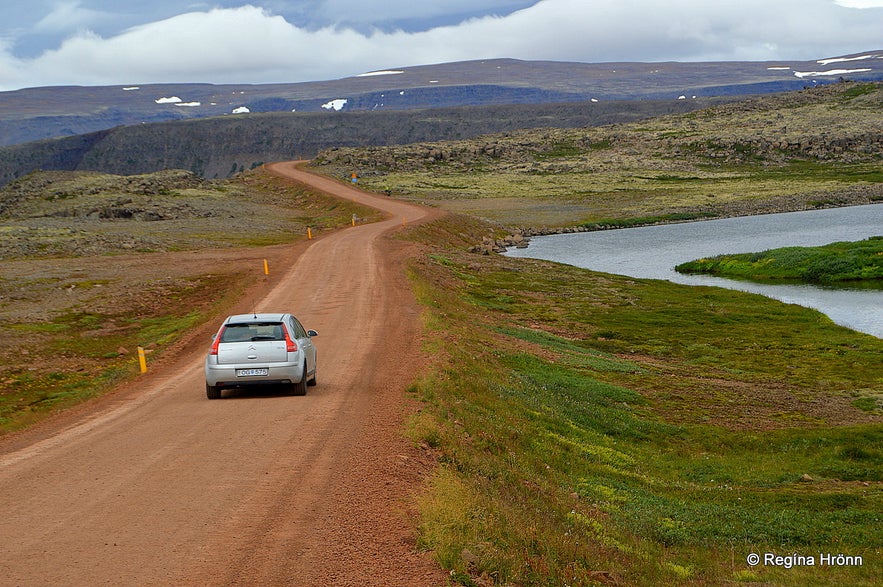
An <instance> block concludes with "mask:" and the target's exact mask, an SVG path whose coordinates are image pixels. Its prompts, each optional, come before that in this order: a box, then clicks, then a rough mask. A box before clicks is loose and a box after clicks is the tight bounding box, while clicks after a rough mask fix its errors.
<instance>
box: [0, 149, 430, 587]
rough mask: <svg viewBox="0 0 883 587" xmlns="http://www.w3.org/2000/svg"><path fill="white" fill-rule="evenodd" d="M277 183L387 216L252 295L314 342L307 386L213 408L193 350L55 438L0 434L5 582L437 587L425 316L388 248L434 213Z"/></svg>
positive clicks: (199, 345)
mask: <svg viewBox="0 0 883 587" xmlns="http://www.w3.org/2000/svg"><path fill="white" fill-rule="evenodd" d="M273 170H274V171H275V172H276V173H278V174H280V175H284V176H288V177H292V178H295V179H297V180H299V181H302V182H304V183H309V184H312V185H314V186H315V187H317V188H319V189H322V190H324V191H327V192H329V193H331V194H334V195H337V196H339V197H343V198H349V199H353V200H357V201H359V202H362V203H364V204H367V205H371V206H374V207H377V208H380V209H382V210H383V211H385V212H386V213H388V214H389V220H386V221H383V222H379V223H375V224H370V225H363V226H356V227H354V228H347V229H345V230H341V231H338V232H336V233H333V234H330V235H328V236H326V237H324V238H321V239H317V240H315V241H311V242H310V243H309V246H303V245H298V246H295V247H293V248H292V254H291V257H292V259H293V262H292V264H291V265H290V266H289V267H287V268H274V269H275V270H276V271H279V272H282V271H284V275H283V276H281V277H279V278H277V279H276V280H274V281H275V284H274V285H273V286H272V288H270V287H269V286H268V289H267V290H265V291H263V292H262V294H261V295H260V296H258V297H257V299H256V304H255V305H256V308H257V310H258V311H273V310H290V311H293V312H294V313H295V314H297V315H298V316H299V317H300V318H301V321H302V322H303V323H304V325H305V326H306V327H308V328H314V329H316V330H318V331H319V334H320V336H319V337H318V338H317V339H316V346H317V347H318V350H319V371H318V386H316V387H311V388H309V392H308V394H307V395H306V396H305V397H291V396H285V395H274V394H271V393H250V394H244V393H234V394H230V392H227V393H226V394H225V398H224V399H222V400H220V401H208V400H207V399H206V398H205V392H204V382H203V376H202V361H203V357H204V353H205V350H206V347H207V344H208V339H207V338H206V339H205V340H204V341H203V340H201V338H200V339H198V340H196V341H195V342H194V343H193V344H189V345H185V346H186V348H183V349H180V354H179V356H177V357H175V358H172V359H168V360H165V361H163V362H162V364H161V366H158V367H155V368H154V369H153V370H152V371H151V372H150V373H148V374H147V375H144V376H142V377H141V378H139V379H138V380H137V381H136V382H135V384H134V388H133V389H127V390H121V391H120V392H119V393H117V394H114V395H113V396H112V397H110V398H108V399H106V400H102V401H99V402H96V404H95V406H94V408H90V409H89V410H88V411H84V410H79V411H78V413H77V414H75V415H74V416H70V417H62V418H61V419H60V420H59V421H58V422H56V423H55V424H54V425H53V427H52V431H51V432H52V433H51V434H42V435H35V436H33V437H29V436H28V435H25V436H24V437H18V438H16V439H14V441H13V439H4V441H3V442H0V585H23V586H30V585H303V586H313V585H335V586H347V585H352V586H360V587H364V586H371V585H376V586H385V587H386V586H397V585H401V586H409V587H410V586H415V587H419V586H424V585H425V586H435V585H444V584H445V583H446V581H445V578H446V577H445V574H444V573H443V572H442V571H441V570H440V569H439V568H438V567H437V565H436V564H435V562H434V561H433V560H432V557H431V556H430V555H429V554H426V553H418V552H416V550H415V546H414V543H415V534H414V530H413V525H414V519H413V512H412V511H410V509H409V508H410V506H409V503H410V498H411V497H412V494H413V491H415V490H416V489H417V488H418V487H419V483H420V481H421V478H422V475H424V474H425V472H426V471H427V470H428V463H426V462H425V460H424V457H422V456H421V453H420V451H418V450H416V449H414V448H413V447H412V446H411V444H410V442H409V441H408V440H406V439H404V438H403V437H402V433H401V427H402V422H403V420H404V418H405V417H406V416H407V414H408V413H410V412H411V411H413V410H414V409H415V406H414V405H413V404H412V403H410V402H409V400H408V399H407V394H406V393H405V388H406V387H407V385H408V384H410V383H411V381H412V380H413V377H414V375H415V372H416V370H417V368H418V367H419V364H420V360H421V357H420V354H419V353H420V351H419V346H420V345H419V343H418V340H419V337H420V327H419V310H418V308H417V306H416V303H415V301H414V299H413V296H412V293H411V291H410V289H409V286H408V283H407V279H406V277H405V275H404V272H403V270H402V268H403V265H402V264H403V262H404V261H405V259H406V258H407V255H408V252H409V251H408V246H407V245H404V244H401V243H399V242H397V241H394V240H392V239H389V238H386V235H387V234H388V233H390V232H391V231H393V230H394V229H395V228H396V227H398V226H401V224H402V220H403V219H405V221H407V222H414V221H418V220H421V219H424V218H425V217H427V215H430V214H432V213H433V212H432V211H429V210H427V209H423V208H419V207H416V206H411V205H408V204H405V203H402V202H397V201H395V200H391V199H388V198H383V197H375V196H371V195H369V194H366V193H363V192H360V191H358V190H356V189H353V188H351V187H350V186H348V185H345V184H341V183H338V182H335V181H333V180H329V179H326V178H322V177H318V176H314V175H311V174H308V173H306V172H303V171H301V170H299V169H297V168H296V167H295V165H294V164H293V163H283V164H277V165H274V166H273ZM301 251H302V252H301ZM252 303H253V302H252V301H251V300H243V302H242V304H241V307H240V308H237V311H248V310H250V309H251V308H252ZM203 343H205V344H203ZM22 438H25V440H26V441H23V440H22Z"/></svg>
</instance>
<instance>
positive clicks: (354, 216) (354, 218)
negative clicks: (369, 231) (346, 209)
mask: <svg viewBox="0 0 883 587" xmlns="http://www.w3.org/2000/svg"><path fill="white" fill-rule="evenodd" d="M355 225H356V215H355V214H353V226H355Z"/></svg>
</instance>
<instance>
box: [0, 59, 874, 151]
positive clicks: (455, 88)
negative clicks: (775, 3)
mask: <svg viewBox="0 0 883 587" xmlns="http://www.w3.org/2000/svg"><path fill="white" fill-rule="evenodd" d="M841 77H845V78H848V79H850V80H854V81H880V80H883V50H875V51H868V52H864V53H859V54H853V55H844V56H840V57H833V58H826V59H819V60H815V61H777V62H737V61H723V62H692V63H682V62H667V63H637V62H631V63H569V62H554V61H520V60H515V59H488V60H479V61H466V62H457V63H442V64H436V65H424V66H418V67H402V68H391V69H388V70H383V71H375V72H368V73H365V74H362V75H359V76H354V77H348V78H343V79H339V80H330V81H317V82H305V83H293V84H259V85H250V84H232V85H231V84H228V85H213V84H151V85H144V86H63V87H42V88H29V89H23V90H17V91H13V92H0V146H5V145H14V144H19V143H26V142H30V141H34V140H40V139H46V138H53V137H61V136H71V135H78V134H84V133H88V132H94V131H99V130H104V129H108V128H113V127H116V126H120V125H131V124H141V123H151V122H164V121H171V120H187V119H192V118H206V117H213V116H225V115H234V114H247V113H262V112H292V111H294V112H329V111H345V112H355V111H377V110H412V109H419V108H446V107H455V106H481V105H500V104H540V103H556V102H586V101H588V102H591V101H593V100H595V101H599V102H602V101H619V100H675V99H679V98H680V99H692V98H693V97H710V96H734V95H747V94H766V93H773V92H782V91H788V90H795V89H801V88H803V87H806V86H811V85H817V84H824V83H831V82H835V81H838V80H839V79H840V78H841Z"/></svg>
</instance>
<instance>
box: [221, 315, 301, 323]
mask: <svg viewBox="0 0 883 587" xmlns="http://www.w3.org/2000/svg"><path fill="white" fill-rule="evenodd" d="M286 316H288V314H287V313H282V314H279V313H277V314H235V315H233V316H228V317H227V319H226V320H224V324H252V323H255V322H282V321H283V320H284V319H285V317H286Z"/></svg>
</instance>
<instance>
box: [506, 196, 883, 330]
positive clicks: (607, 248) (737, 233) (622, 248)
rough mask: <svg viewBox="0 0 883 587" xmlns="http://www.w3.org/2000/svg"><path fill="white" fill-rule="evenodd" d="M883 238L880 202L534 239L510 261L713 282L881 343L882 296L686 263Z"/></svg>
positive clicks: (693, 282) (514, 251)
mask: <svg viewBox="0 0 883 587" xmlns="http://www.w3.org/2000/svg"><path fill="white" fill-rule="evenodd" d="M879 235H883V204H877V205H869V206H854V207H849V208H834V209H828V210H812V211H807V212H790V213H786V214H769V215H764V216H748V217H743V218H727V219H721V220H709V221H704V222H689V223H684V224H668V225H664V226H648V227H642V228H624V229H620V230H606V231H598V232H584V233H577V234H566V235H554V236H543V237H535V238H533V239H531V242H530V246H529V247H528V248H527V249H511V250H510V251H509V252H508V253H507V254H508V255H509V256H511V257H534V258H537V259H546V260H550V261H557V262H560V263H567V264H569V265H575V266H577V267H584V268H586V269H591V270H593V271H604V272H606V273H618V274H620V275H628V276H631V277H641V278H651V279H666V280H669V281H674V282H677V283H685V284H690V285H716V286H720V287H727V288H731V289H738V290H742V291H749V292H754V293H759V294H763V295H765V296H768V297H771V298H775V299H778V300H781V301H783V302H787V303H791V304H800V305H802V306H807V307H810V308H815V309H817V310H820V311H821V312H824V313H825V314H827V315H828V316H830V317H831V319H832V320H834V322H836V323H838V324H841V325H843V326H847V327H849V328H852V329H855V330H859V331H861V332H866V333H868V334H873V335H874V336H877V337H880V338H883V291H881V290H858V289H855V290H838V289H828V288H821V287H814V286H807V285H759V284H753V283H747V282H742V281H732V280H729V279H721V278H717V277H710V276H693V275H681V274H680V273H677V272H676V271H675V270H674V267H675V266H676V265H678V264H680V263H683V262H685V261H691V260H693V259H698V258H701V257H710V256H714V255H720V254H725V253H748V252H757V251H763V250H766V249H774V248H778V247H790V246H816V245H824V244H828V243H832V242H837V241H859V240H863V239H866V238H868V237H869V236H879Z"/></svg>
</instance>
